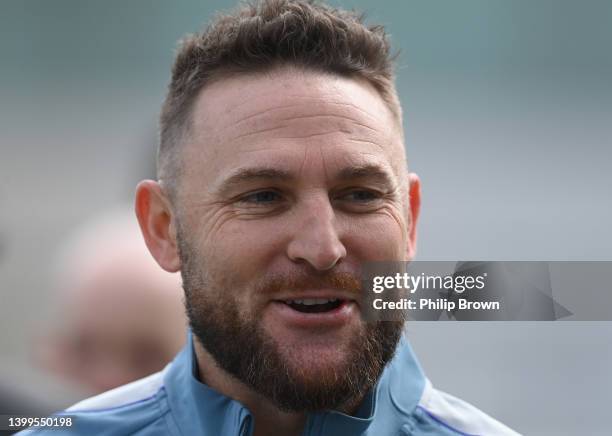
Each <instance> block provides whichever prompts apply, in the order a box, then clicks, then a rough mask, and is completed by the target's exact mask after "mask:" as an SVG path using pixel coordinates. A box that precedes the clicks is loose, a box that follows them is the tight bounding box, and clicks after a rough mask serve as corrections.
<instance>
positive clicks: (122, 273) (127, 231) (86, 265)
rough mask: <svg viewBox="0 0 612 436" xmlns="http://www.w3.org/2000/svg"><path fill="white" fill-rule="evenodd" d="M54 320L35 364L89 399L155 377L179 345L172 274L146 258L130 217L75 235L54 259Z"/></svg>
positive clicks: (178, 297)
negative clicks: (86, 395)
mask: <svg viewBox="0 0 612 436" xmlns="http://www.w3.org/2000/svg"><path fill="white" fill-rule="evenodd" d="M58 258H59V259H60V261H59V262H58V268H57V269H58V271H57V274H56V276H57V280H56V281H57V284H56V285H55V287H56V293H55V298H54V300H55V302H56V305H57V308H56V314H55V316H54V318H53V321H52V323H50V324H49V328H48V329H47V330H46V333H45V336H44V337H42V338H40V341H38V342H39V343H38V344H37V350H38V351H37V354H36V356H37V357H38V361H39V363H40V364H41V366H43V367H44V368H46V369H48V370H49V371H50V372H51V373H53V374H55V375H57V376H59V377H60V378H62V379H64V380H66V381H67V382H69V383H70V384H71V385H72V386H73V387H74V388H75V389H77V390H79V391H82V392H86V393H88V394H89V395H93V394H98V393H101V392H104V391H107V390H109V389H112V388H115V387H117V386H120V385H123V384H125V383H128V382H131V381H134V380H137V379H140V378H142V377H145V376H147V375H150V374H153V373H154V372H157V371H159V370H160V369H162V368H163V367H164V366H165V365H166V364H167V363H168V362H170V361H171V360H172V358H173V357H174V356H175V355H176V353H177V352H178V351H179V350H180V349H181V348H182V346H183V345H184V343H185V330H186V319H185V314H184V310H183V307H182V306H183V304H182V292H181V288H180V280H179V277H178V274H169V273H167V272H165V271H163V270H162V269H160V268H159V266H158V265H157V264H156V263H155V261H154V260H153V259H152V258H151V256H150V255H149V253H148V251H147V248H146V246H145V244H144V241H143V239H142V235H141V233H140V230H139V228H138V222H137V221H136V218H135V217H134V214H133V212H131V211H130V210H129V209H123V208H119V209H117V210H116V211H112V212H108V213H106V214H104V216H102V217H98V218H97V219H96V220H94V221H92V222H88V223H87V224H85V225H84V226H83V227H82V228H81V229H79V230H78V231H76V232H75V233H74V234H73V236H72V237H71V238H69V239H68V242H67V243H66V244H65V245H64V247H62V250H60V252H59V253H58Z"/></svg>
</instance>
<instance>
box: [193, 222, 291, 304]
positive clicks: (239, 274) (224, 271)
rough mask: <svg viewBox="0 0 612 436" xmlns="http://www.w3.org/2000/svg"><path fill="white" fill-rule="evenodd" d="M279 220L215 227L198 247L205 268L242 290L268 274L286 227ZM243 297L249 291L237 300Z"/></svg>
mask: <svg viewBox="0 0 612 436" xmlns="http://www.w3.org/2000/svg"><path fill="white" fill-rule="evenodd" d="M281 221H282V219H280V218H279V219H267V220H232V221H228V222H226V223H225V224H224V225H223V226H221V227H218V229H217V231H216V232H215V233H214V234H211V235H208V237H207V238H206V239H205V242H204V241H203V242H202V245H201V247H202V248H201V250H202V251H201V252H202V253H203V254H204V259H203V261H204V264H205V265H206V268H207V269H208V270H209V272H211V273H213V274H214V276H216V277H219V278H221V277H222V278H223V279H224V280H225V281H227V282H229V283H228V284H231V285H232V287H234V288H235V289H237V290H238V289H240V290H245V289H246V287H248V285H249V284H251V283H253V281H254V280H256V279H259V278H260V277H262V275H265V274H266V273H267V272H270V271H269V270H270V268H271V266H272V264H273V263H274V261H275V259H277V258H278V257H279V253H282V252H283V251H282V250H283V234H285V228H284V227H285V226H283V224H282V222H281ZM228 278H229V280H228ZM246 296H248V292H241V293H240V294H239V295H238V298H240V297H243V298H245V297H246Z"/></svg>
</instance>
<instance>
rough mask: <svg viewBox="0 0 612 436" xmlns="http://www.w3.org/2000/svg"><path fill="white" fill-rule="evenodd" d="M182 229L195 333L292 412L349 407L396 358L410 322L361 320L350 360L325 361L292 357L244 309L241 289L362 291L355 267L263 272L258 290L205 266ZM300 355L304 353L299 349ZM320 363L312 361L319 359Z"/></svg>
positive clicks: (236, 373)
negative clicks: (241, 285)
mask: <svg viewBox="0 0 612 436" xmlns="http://www.w3.org/2000/svg"><path fill="white" fill-rule="evenodd" d="M184 236H185V235H184V234H183V232H182V231H181V229H180V226H179V228H177V240H178V246H179V255H180V260H181V275H182V279H183V288H184V290H185V306H186V311H187V316H188V319H189V324H190V327H191V330H192V332H193V334H194V335H195V336H196V338H197V339H198V340H199V342H200V343H201V345H202V346H203V347H204V349H205V350H206V351H207V352H208V353H209V354H210V355H211V356H212V357H213V359H214V360H215V362H216V364H217V365H218V366H219V367H220V368H221V369H223V370H224V371H225V372H227V373H228V374H230V375H231V376H233V377H234V378H235V379H237V380H238V381H240V382H241V383H243V384H244V385H246V386H248V387H249V388H251V389H252V390H253V391H254V392H256V393H258V394H259V395H261V396H263V397H265V398H267V399H268V400H269V401H271V402H272V403H273V404H274V405H275V406H276V407H277V408H278V409H279V410H281V411H285V412H312V411H321V410H341V411H345V412H346V411H348V409H351V408H353V407H355V406H357V405H358V402H360V401H361V400H362V399H363V397H364V396H365V395H366V393H367V392H368V391H369V390H370V389H371V388H372V387H373V386H374V385H375V384H376V382H377V381H378V379H379V377H380V375H381V373H382V371H383V370H384V368H385V366H386V364H387V363H388V362H389V361H390V360H391V359H392V357H393V355H394V353H395V349H396V347H397V344H398V342H399V339H400V337H401V334H402V330H403V325H404V323H403V321H376V322H370V323H365V322H364V321H361V323H360V328H359V329H358V331H357V332H356V333H355V334H354V335H353V336H351V338H350V340H349V343H348V344H347V346H346V347H345V349H344V350H345V352H344V356H343V359H342V360H341V361H340V362H338V361H336V362H334V363H333V364H329V365H322V364H321V362H320V361H318V359H317V357H320V356H315V355H310V356H308V359H310V360H312V361H311V362H304V359H301V360H299V359H297V358H294V359H292V358H291V356H292V346H289V345H281V344H279V343H277V341H275V340H274V338H273V337H272V336H271V335H270V334H268V333H267V332H266V331H265V329H264V328H263V326H262V323H261V320H260V319H258V318H257V317H256V316H257V314H256V313H252V314H249V313H246V314H245V313H241V312H240V311H239V309H238V304H237V303H238V301H237V299H236V298H235V296H236V295H240V292H241V291H242V292H255V293H257V292H260V293H262V294H263V295H266V294H267V295H274V293H275V292H278V291H281V290H287V289H293V290H300V289H313V288H315V289H316V288H322V287H325V288H332V289H341V290H345V291H352V292H354V293H356V295H358V293H359V292H361V286H360V281H359V279H357V278H356V277H355V276H354V275H351V274H349V273H339V272H335V273H329V274H326V275H325V276H322V275H316V276H315V275H313V274H310V275H308V274H306V273H304V272H296V274H293V275H291V276H288V275H283V276H278V275H275V276H271V277H265V278H262V279H261V280H260V281H258V282H257V283H253V284H252V285H251V289H247V288H246V287H245V289H240V290H239V289H238V288H236V287H235V286H234V285H233V283H232V281H231V278H230V277H229V275H230V274H231V273H230V272H229V271H226V274H227V275H225V276H223V277H215V276H214V274H211V273H210V272H209V271H206V270H205V268H204V264H203V259H202V256H200V255H199V253H198V251H197V250H194V249H192V247H191V246H190V245H189V244H188V243H187V239H186V238H185V237H184ZM294 354H295V355H298V354H299V353H297V352H295V350H294ZM315 362H317V364H316V365H315V366H316V368H312V366H313V365H308V364H305V363H313V364H314V363H315Z"/></svg>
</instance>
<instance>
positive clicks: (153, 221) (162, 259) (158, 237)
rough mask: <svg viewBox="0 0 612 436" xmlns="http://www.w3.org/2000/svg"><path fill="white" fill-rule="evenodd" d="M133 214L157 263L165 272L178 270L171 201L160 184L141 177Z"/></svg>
mask: <svg viewBox="0 0 612 436" xmlns="http://www.w3.org/2000/svg"><path fill="white" fill-rule="evenodd" d="M135 209H136V216H137V218H138V223H139V224H140V230H141V231H142V235H143V237H144V240H145V243H146V244H147V247H148V248H149V251H150V252H151V255H152V256H153V257H154V258H155V260H156V261H157V263H158V264H159V266H161V267H162V268H163V269H164V270H166V271H168V272H176V271H178V270H179V269H180V259H179V256H178V249H177V244H176V233H175V231H174V226H175V224H174V219H173V213H172V210H171V208H170V202H169V200H168V198H167V197H166V195H165V193H164V192H163V190H162V188H161V186H160V185H159V183H157V182H155V181H153V180H144V181H142V182H140V183H139V184H138V186H137V188H136V201H135Z"/></svg>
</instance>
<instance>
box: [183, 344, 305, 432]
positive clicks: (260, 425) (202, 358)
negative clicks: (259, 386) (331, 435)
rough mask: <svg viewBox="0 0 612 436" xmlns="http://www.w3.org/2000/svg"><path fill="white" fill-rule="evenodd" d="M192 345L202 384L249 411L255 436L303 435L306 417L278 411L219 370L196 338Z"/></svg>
mask: <svg viewBox="0 0 612 436" xmlns="http://www.w3.org/2000/svg"><path fill="white" fill-rule="evenodd" d="M193 345H194V349H195V355H196V360H197V363H198V370H199V379H200V381H201V382H203V383H206V384H207V385H208V386H209V387H211V388H212V389H214V390H216V391H217V392H219V393H221V394H223V395H225V396H226V397H229V398H232V399H234V400H236V401H238V402H240V403H242V404H243V405H244V406H245V407H246V408H248V409H249V411H250V412H251V415H252V416H253V418H254V420H255V431H254V432H253V436H261V435H270V434H282V435H288V436H293V435H296V436H297V435H300V434H301V433H302V430H303V428H304V425H305V423H306V414H305V413H298V412H295V413H288V412H283V411H281V410H279V409H278V408H277V407H276V406H275V405H274V404H272V403H271V402H270V401H269V400H268V399H267V398H264V397H262V396H261V395H259V394H258V393H256V392H254V391H253V390H252V389H250V388H249V387H248V386H246V385H245V384H244V383H242V382H240V381H239V380H236V379H235V378H234V377H232V376H231V375H229V374H228V373H227V372H225V371H224V370H223V369H222V368H220V367H219V366H218V365H217V364H216V362H215V360H214V358H213V357H212V356H211V355H210V354H209V353H208V351H206V350H205V349H204V347H203V346H202V345H201V344H200V341H199V340H198V339H197V338H196V337H194V341H193Z"/></svg>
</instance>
